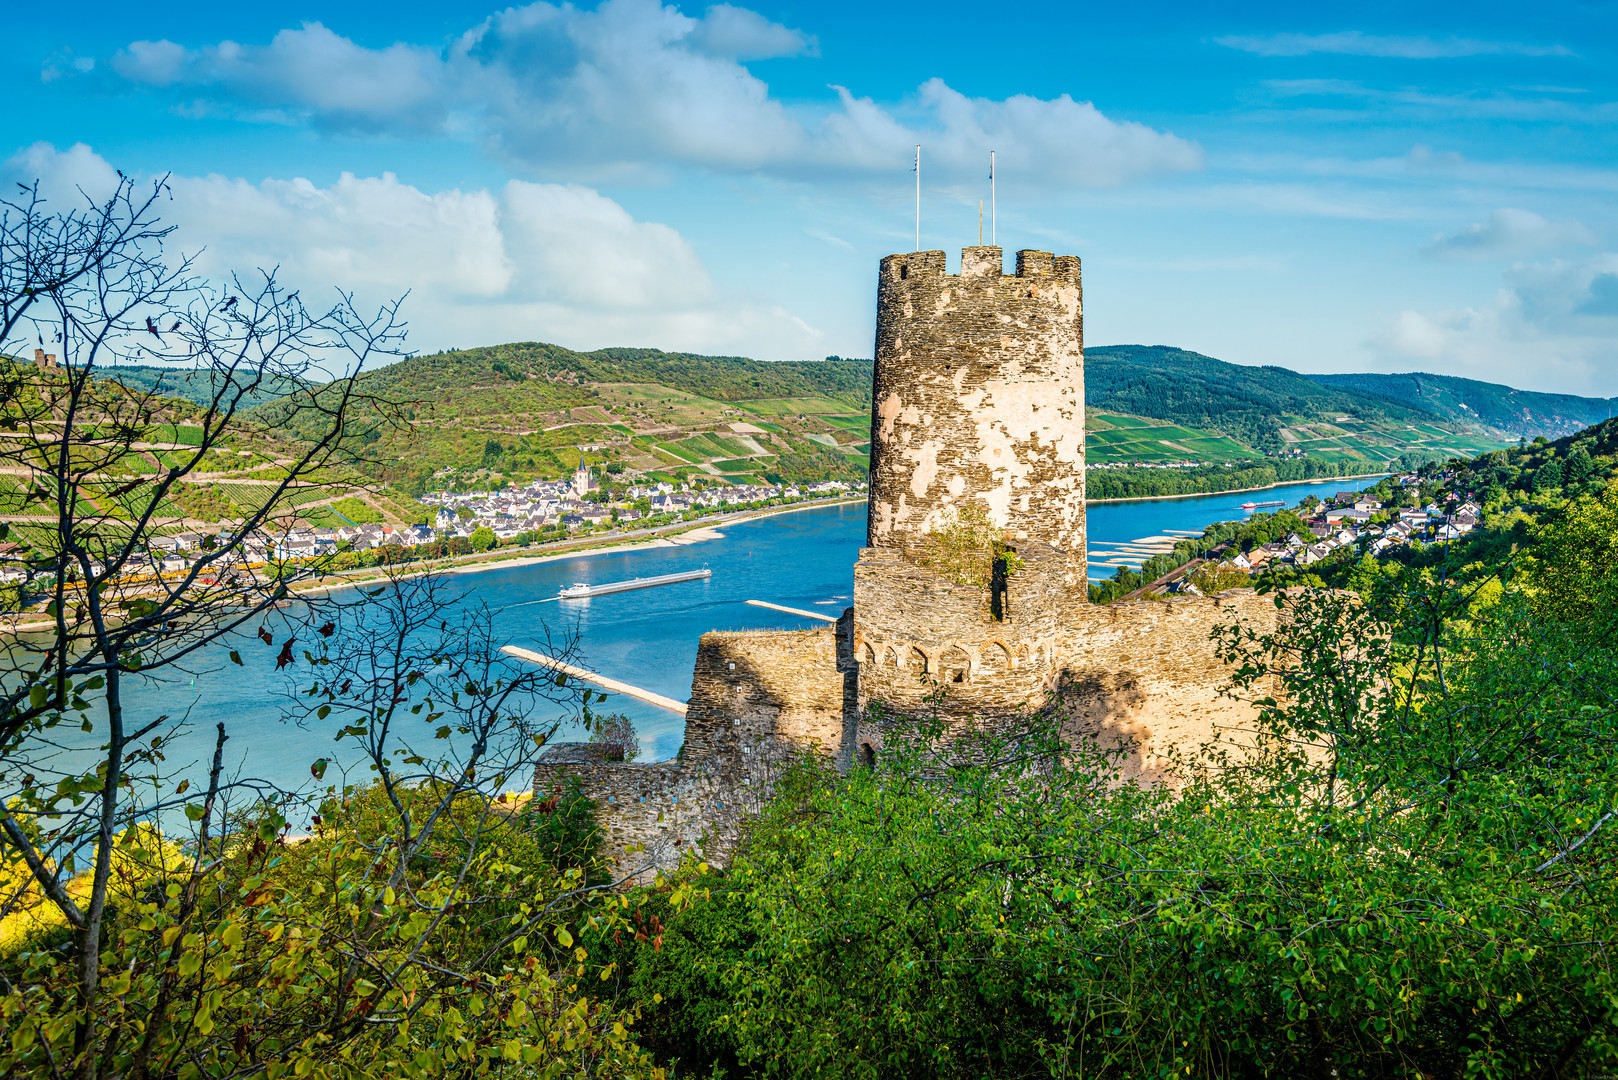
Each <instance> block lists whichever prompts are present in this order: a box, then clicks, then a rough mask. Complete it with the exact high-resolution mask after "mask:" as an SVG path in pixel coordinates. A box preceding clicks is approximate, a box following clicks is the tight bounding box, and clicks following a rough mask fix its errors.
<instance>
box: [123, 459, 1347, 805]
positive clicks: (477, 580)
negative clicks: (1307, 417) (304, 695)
mask: <svg viewBox="0 0 1618 1080" xmlns="http://www.w3.org/2000/svg"><path fill="white" fill-rule="evenodd" d="M1368 483H1370V481H1364V480H1361V481H1344V480H1327V481H1320V482H1317V483H1307V484H1290V485H1286V486H1284V487H1279V488H1272V489H1267V490H1265V491H1261V492H1251V493H1232V494H1225V495H1204V496H1193V497H1187V498H1176V499H1151V500H1142V501H1137V502H1122V503H1106V504H1091V506H1090V508H1089V512H1088V530H1089V535H1090V538H1091V540H1092V541H1098V542H1127V541H1132V540H1138V539H1141V538H1144V537H1149V536H1161V535H1163V534H1164V532H1165V531H1175V530H1185V531H1200V530H1201V529H1202V528H1203V527H1205V526H1207V525H1209V524H1212V523H1213V522H1216V521H1236V520H1241V518H1242V517H1243V514H1244V511H1243V510H1242V509H1241V504H1242V503H1244V502H1248V501H1260V502H1264V501H1270V500H1276V499H1280V500H1285V502H1286V503H1287V504H1288V505H1293V504H1296V503H1297V502H1298V501H1299V500H1301V499H1302V498H1304V497H1305V496H1306V495H1309V494H1316V495H1319V494H1322V493H1324V492H1326V491H1336V490H1339V489H1344V488H1350V487H1357V486H1364V485H1366V484H1368ZM865 521H866V512H865V505H864V504H863V503H854V504H844V505H841V506H832V507H822V508H817V509H812V510H801V511H796V512H792V513H784V514H777V515H775V516H773V517H768V518H763V519H760V520H756V521H751V522H746V523H743V524H738V525H730V524H726V525H722V526H720V530H721V531H722V532H723V537H722V538H721V539H714V540H709V541H705V542H702V543H696V544H690V545H684V546H669V547H655V548H645V549H641V550H634V551H611V550H608V551H603V552H597V553H585V554H581V555H579V556H574V557H567V558H561V559H556V560H553V561H549V562H543V563H536V564H531V565H526V566H514V567H507V568H503V569H496V570H487V571H482V572H479V573H471V574H464V575H458V576H457V577H456V578H455V583H456V585H457V586H459V587H461V588H463V589H464V602H466V603H483V604H487V605H488V607H489V608H490V609H491V610H492V611H493V612H494V613H495V618H494V624H495V626H496V628H497V630H498V631H499V632H500V633H501V634H502V635H503V636H504V637H505V638H506V642H505V643H508V644H513V645H518V646H529V647H537V646H538V645H539V643H542V642H543V641H544V640H545V637H546V633H547V630H549V632H551V633H552V634H556V633H561V634H568V633H576V634H577V635H578V639H579V645H580V653H581V658H580V661H579V662H580V663H581V664H583V665H584V666H586V667H588V668H590V669H592V670H594V671H597V672H600V673H601V674H603V675H607V676H610V677H612V678H615V679H618V680H621V681H623V682H626V683H629V684H630V685H632V686H638V687H641V688H643V689H646V690H651V691H654V692H655V693H658V694H662V695H665V696H667V697H670V698H673V699H675V700H677V701H684V700H685V699H686V698H687V697H688V696H689V694H690V689H691V669H692V664H693V661H694V660H695V658H696V652H697V639H698V638H699V637H700V636H701V635H702V634H703V633H704V632H706V631H708V630H743V629H782V630H787V629H807V628H810V627H813V626H824V625H826V624H824V623H820V622H816V621H814V620H810V619H804V618H801V617H798V616H794V615H789V614H786V613H783V612H777V611H770V610H767V609H764V608H757V607H751V606H748V605H747V604H746V601H747V600H766V601H769V602H771V603H776V604H783V605H786V606H788V607H797V608H803V609H807V610H811V611H824V612H825V613H826V614H828V615H830V616H834V617H835V616H836V615H838V614H840V613H841V612H842V610H843V609H844V608H845V607H847V606H848V604H849V601H850V595H851V593H852V591H853V588H852V586H853V565H854V561H855V559H856V558H858V555H859V548H860V546H861V545H862V544H863V543H864V542H865ZM1094 557H1096V556H1092V558H1094ZM703 566H707V567H709V568H710V569H712V570H713V576H712V577H711V578H708V579H706V580H699V581H690V582H682V583H680V584H676V585H668V586H662V587H658V588H651V589H640V590H635V591H631V592H623V593H614V594H609V595H606V596H598V597H593V598H590V599H588V600H566V601H558V600H556V599H555V596H556V592H557V590H558V589H559V588H561V587H563V586H565V585H568V584H571V583H573V582H575V581H587V582H592V583H599V582H607V581H622V580H625V579H628V578H634V577H649V576H652V575H656V574H667V573H673V572H675V571H680V570H694V569H699V568H701V567H703ZM1100 572H1101V571H1100V570H1098V569H1097V568H1095V567H1093V566H1092V573H1097V574H1099V573H1100ZM249 644H250V645H251V646H254V647H249V645H243V644H241V643H235V644H221V645H220V646H218V647H217V648H216V649H215V650H214V652H213V656H212V659H211V661H210V660H205V661H204V662H202V663H200V664H198V665H197V673H196V674H195V676H194V677H192V676H190V675H187V676H186V677H184V678H180V679H174V678H170V679H167V680H165V681H163V682H161V683H149V684H147V685H145V686H143V687H137V688H134V689H133V690H132V691H131V692H130V693H129V695H128V697H129V703H130V706H131V707H132V708H133V709H135V710H137V712H138V713H139V714H144V715H145V716H147V717H151V716H155V715H156V714H158V713H167V714H169V715H171V716H181V715H184V716H186V717H187V719H188V721H189V724H190V729H189V732H188V733H187V734H185V735H183V736H181V737H180V738H178V739H176V740H175V742H174V743H172V744H171V747H170V750H169V752H168V764H169V765H170V766H171V767H173V768H175V769H176V770H177V771H194V770H198V769H200V764H199V763H200V762H201V761H203V760H204V759H205V758H206V757H207V756H208V755H209V754H210V753H211V751H212V736H213V727H214V725H215V724H216V723H217V722H219V721H221V720H222V721H224V722H225V723H226V730H227V733H228V734H229V735H230V737H231V738H230V742H229V744H228V746H227V750H228V754H227V765H228V767H229V770H230V771H235V770H237V769H239V770H240V772H241V775H256V776H260V777H263V778H265V779H268V780H271V781H273V782H276V783H279V784H284V785H286V786H289V787H292V786H297V785H299V784H301V783H303V782H305V781H307V780H308V778H309V765H310V762H311V761H313V760H314V759H316V758H319V757H323V756H327V755H330V754H332V752H333V751H334V749H336V747H334V744H333V741H332V740H333V735H334V732H328V731H316V730H306V729H304V728H300V727H297V726H294V725H292V724H289V723H288V722H286V721H285V720H284V719H283V718H282V702H283V701H284V700H285V699H284V694H285V692H286V690H287V687H288V683H287V680H286V678H285V677H284V676H283V675H281V674H278V673H276V671H275V669H274V652H275V650H273V649H266V648H263V647H262V646H259V644H258V642H257V641H256V640H255V639H249ZM232 647H239V648H240V650H241V654H242V657H243V659H244V661H245V662H246V666H245V667H238V666H235V665H233V664H231V663H229V662H227V659H226V654H227V653H228V651H229V649H230V648H232ZM306 679H307V676H305V680H306ZM596 708H597V709H598V710H599V711H604V712H605V711H614V712H623V713H625V714H627V715H628V716H629V717H630V718H631V719H633V720H634V722H635V725H636V728H637V730H638V732H639V734H640V738H641V755H640V759H641V760H643V761H656V760H662V759H665V758H669V757H672V756H673V755H674V754H675V753H676V752H677V751H678V750H679V747H680V742H681V739H682V738H683V734H684V720H683V718H682V717H680V716H678V715H677V714H674V713H671V712H668V711H666V710H663V709H660V708H658V707H656V706H653V705H650V704H647V703H644V702H641V701H639V700H636V699H634V698H629V697H626V696H622V695H613V696H612V697H611V699H610V700H609V701H607V702H606V703H604V704H601V705H598V706H596Z"/></svg>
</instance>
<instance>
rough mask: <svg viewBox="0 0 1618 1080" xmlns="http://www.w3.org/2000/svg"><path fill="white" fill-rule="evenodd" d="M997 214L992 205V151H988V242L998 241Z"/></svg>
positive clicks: (995, 242)
mask: <svg viewBox="0 0 1618 1080" xmlns="http://www.w3.org/2000/svg"><path fill="white" fill-rule="evenodd" d="M998 224H999V215H998V214H996V213H995V206H994V151H993V150H990V151H989V243H991V244H998V243H1000V231H999V229H998V228H997V225H998Z"/></svg>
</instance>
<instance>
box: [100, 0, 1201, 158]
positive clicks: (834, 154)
mask: <svg viewBox="0 0 1618 1080" xmlns="http://www.w3.org/2000/svg"><path fill="white" fill-rule="evenodd" d="M817 48H818V47H817V45H816V42H815V40H814V39H813V38H812V37H810V36H809V35H807V34H805V33H803V32H802V31H799V30H796V29H792V28H790V27H787V26H783V25H781V24H779V23H775V22H772V21H771V20H769V19H767V18H765V17H764V16H762V15H759V14H758V13H756V12H753V11H750V10H748V9H745V8H740V7H735V6H732V5H729V4H720V5H716V6H714V7H710V8H708V9H707V10H706V12H705V13H704V14H703V16H702V17H701V18H692V17H690V16H687V15H685V14H684V13H682V12H681V11H680V10H679V9H678V8H676V7H673V6H664V5H663V4H661V3H660V2H659V0H604V2H603V3H601V4H600V6H599V7H597V8H595V9H593V10H584V9H580V8H575V7H573V6H572V5H570V4H563V5H561V6H556V5H553V4H550V3H546V2H543V0H542V2H539V3H533V4H529V5H527V6H525V7H516V8H510V9H507V10H504V11H500V12H498V13H496V14H493V15H491V16H489V17H488V18H486V19H484V20H483V21H482V22H481V23H479V24H478V25H477V26H474V27H472V28H470V29H468V30H467V31H465V32H464V33H462V34H460V35H459V36H458V37H456V38H455V39H454V40H453V41H452V42H451V43H450V44H449V45H448V47H446V48H443V49H437V48H429V47H426V46H422V45H417V44H410V43H403V42H400V43H395V44H393V45H390V46H388V47H386V48H380V49H372V48H368V47H365V46H362V45H359V44H357V43H355V42H354V41H352V40H350V39H348V38H346V37H343V36H341V35H339V34H338V33H336V32H335V31H333V30H331V29H329V28H328V27H326V26H324V25H322V24H320V23H305V24H304V25H303V26H302V27H300V28H298V29H287V30H282V31H281V32H280V33H278V34H276V35H275V37H274V38H273V39H272V40H271V42H270V43H269V44H268V45H242V44H238V43H236V42H229V41H227V42H222V43H219V44H217V45H209V46H206V47H202V48H196V49H191V48H186V47H183V46H181V45H178V44H175V43H173V42H169V41H155V42H152V41H142V42H135V43H133V44H131V45H130V46H128V47H127V48H126V49H124V50H122V51H121V52H119V53H118V54H117V55H116V56H114V57H113V58H112V60H111V63H110V67H111V69H112V71H113V72H114V73H115V76H116V77H118V78H120V79H122V80H123V81H124V82H125V83H126V84H133V85H138V86H143V87H147V88H150V89H152V90H154V91H161V92H165V93H168V94H171V95H174V96H175V97H176V98H178V99H182V100H184V101H185V103H186V105H187V107H188V108H192V109H198V110H210V109H211V110H242V109H244V108H246V109H249V110H254V111H251V112H249V113H246V114H244V115H250V116H253V117H267V118H272V119H277V120H290V121H294V122H298V123H304V124H308V125H311V126H315V127H318V128H325V129H350V130H361V131H372V132H389V133H399V134H422V133H434V134H439V135H444V136H449V137H457V138H471V139H479V140H482V141H483V142H484V143H485V145H486V146H488V147H489V148H490V150H491V151H492V152H494V153H495V154H496V155H497V156H499V157H501V158H503V159H505V160H506V161H508V162H510V163H511V164H513V165H515V166H518V167H520V168H522V169H523V170H525V171H527V172H529V173H531V174H540V175H558V174H564V173H565V174H567V175H569V176H573V177H578V176H580V175H594V176H600V177H622V176H626V175H634V174H636V173H637V172H647V171H652V172H655V171H656V170H658V169H659V168H663V167H667V166H671V165H672V166H690V167H697V168H702V169H710V170H715V171H729V172H737V171H757V172H765V173H770V174H775V175H782V176H790V177H798V176H806V175H816V176H828V175H851V176H860V175H866V174H870V173H873V172H876V171H882V172H891V171H893V170H894V169H895V168H899V167H902V165H903V163H904V162H905V161H907V160H908V159H909V153H910V149H911V147H912V146H913V145H914V144H915V143H917V142H920V143H923V144H926V145H927V146H928V147H929V157H930V159H931V160H932V161H933V163H934V164H935V165H936V166H938V167H940V168H942V169H943V170H945V171H944V173H942V174H935V175H941V176H944V177H945V178H946V179H947V178H948V176H949V174H950V171H951V170H967V171H969V172H970V173H971V174H972V175H975V174H976V173H977V172H979V171H981V166H982V162H981V159H982V158H983V157H984V156H985V155H986V154H987V152H988V150H989V149H991V148H994V149H997V150H1000V151H1001V152H1002V153H1003V154H1004V155H1005V156H1006V157H1007V159H1008V161H1010V160H1021V161H1022V163H1023V175H1025V176H1027V177H1028V178H1029V180H1030V182H1031V183H1034V184H1040V183H1044V184H1050V185H1066V186H1074V185H1078V186H1092V187H1100V186H1111V185H1116V184H1120V183H1124V182H1126V181H1129V180H1131V179H1134V178H1136V177H1139V176H1142V175H1146V174H1150V173H1155V172H1163V171H1180V170H1186V169H1195V168H1198V167H1200V165H1201V162H1202V153H1201V150H1200V148H1199V147H1197V146H1196V145H1195V144H1194V143H1191V142H1188V141H1186V140H1184V139H1181V138H1179V137H1177V136H1175V135H1173V134H1171V133H1166V132H1160V131H1157V130H1154V129H1152V128H1150V127H1147V126H1145V125H1143V124H1138V123H1130V122H1119V121H1115V120H1113V119H1110V118H1109V117H1107V116H1105V115H1103V114H1102V113H1101V112H1100V110H1098V109H1097V108H1096V107H1095V106H1094V105H1093V104H1091V103H1089V102H1083V101H1075V100H1073V99H1072V98H1070V97H1068V96H1067V95H1063V96H1061V97H1058V98H1054V99H1049V100H1044V99H1039V98H1034V97H1029V96H1023V95H1019V96H1015V97H1011V98H1008V99H1005V100H1003V101H994V100H988V99H982V98H968V97H966V96H965V95H963V94H960V93H959V92H957V91H955V90H953V89H951V88H950V87H949V86H947V85H946V84H945V83H944V82H943V81H942V80H939V79H933V80H931V81H929V82H927V83H925V84H923V85H922V86H921V87H919V88H918V90H917V92H916V93H915V94H914V95H913V96H912V97H911V98H910V99H908V100H905V101H901V102H893V103H886V104H878V103H876V102H875V101H873V100H871V99H870V98H861V97H859V96H857V95H856V93H855V92H853V91H851V90H846V89H841V88H833V91H834V93H835V95H836V96H835V98H828V100H827V101H825V102H824V103H822V104H819V105H815V104H807V105H805V104H794V105H790V106H789V105H788V104H786V103H784V102H782V101H781V100H779V99H778V98H776V97H774V96H772V95H771V93H770V89H769V87H768V85H767V84H765V83H764V82H763V81H762V80H760V79H759V78H758V77H757V76H755V75H754V74H753V73H752V72H751V71H749V70H748V68H747V67H746V62H747V61H750V60H759V59H767V58H773V57H793V56H811V55H814V54H815V53H816V52H817ZM968 163H969V164H968ZM965 174H966V173H965V172H962V175H965Z"/></svg>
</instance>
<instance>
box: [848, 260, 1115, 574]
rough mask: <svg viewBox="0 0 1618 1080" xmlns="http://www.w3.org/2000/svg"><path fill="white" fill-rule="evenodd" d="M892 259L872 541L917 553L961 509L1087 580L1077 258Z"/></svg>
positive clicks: (886, 281) (882, 308)
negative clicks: (949, 265) (978, 512)
mask: <svg viewBox="0 0 1618 1080" xmlns="http://www.w3.org/2000/svg"><path fill="white" fill-rule="evenodd" d="M944 269H945V268H944V253H943V252H942V251H921V252H913V253H911V254H909V255H890V256H888V257H887V258H885V259H883V260H882V264H881V269H880V272H879V276H878V287H877V333H876V364H875V375H874V382H873V392H874V397H873V404H872V415H871V486H870V507H871V521H870V526H869V534H868V539H869V543H870V544H871V546H872V547H894V548H897V549H899V550H901V551H903V552H904V553H905V554H906V555H908V556H910V557H912V558H915V557H919V555H920V553H921V550H922V548H923V547H924V544H925V536H926V534H927V533H928V532H929V531H931V530H934V529H936V528H938V527H939V526H940V525H942V524H946V523H947V522H948V521H949V520H950V518H951V517H952V516H953V509H952V508H954V507H956V506H958V505H961V504H963V503H976V504H979V505H982V506H984V507H985V508H986V509H987V510H988V512H989V515H990V520H991V521H993V522H994V523H995V524H996V525H998V526H1000V527H1002V528H1004V529H1006V530H1007V531H1008V533H1009V534H1010V536H1011V537H1012V538H1013V539H1014V540H1037V541H1041V542H1043V543H1046V544H1049V545H1050V546H1052V547H1055V548H1059V549H1061V550H1063V551H1065V552H1067V553H1068V560H1069V563H1068V575H1069V579H1068V580H1069V584H1070V585H1071V586H1078V585H1082V583H1083V582H1084V580H1085V545H1084V351H1083V348H1084V329H1083V298H1082V290H1081V284H1080V273H1079V260H1078V259H1077V258H1076V257H1074V256H1061V257H1057V256H1053V255H1052V254H1051V253H1049V252H1043V251H1020V252H1018V253H1017V272H1016V274H1015V275H1008V274H1003V273H1001V252H1000V249H999V248H997V247H985V248H967V249H966V250H965V251H964V252H963V253H962V256H961V273H960V274H946V273H945V272H944Z"/></svg>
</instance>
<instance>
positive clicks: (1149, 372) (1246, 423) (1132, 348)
mask: <svg viewBox="0 0 1618 1080" xmlns="http://www.w3.org/2000/svg"><path fill="white" fill-rule="evenodd" d="M1084 401H1085V407H1086V408H1087V409H1089V410H1091V411H1097V410H1108V411H1116V412H1121V413H1130V414H1133V415H1135V416H1151V417H1156V418H1157V419H1160V420H1170V421H1173V422H1174V423H1177V424H1184V425H1186V426H1187V427H1200V428H1213V429H1215V430H1218V431H1222V432H1224V433H1225V434H1227V435H1229V436H1231V437H1232V438H1234V439H1238V440H1240V441H1241V442H1243V443H1246V444H1247V445H1248V446H1251V447H1254V448H1255V449H1258V450H1269V451H1275V450H1283V449H1286V448H1287V446H1288V444H1289V440H1288V439H1287V437H1286V436H1285V434H1284V429H1286V428H1287V427H1288V426H1289V424H1295V423H1298V422H1303V423H1305V424H1307V423H1310V422H1314V421H1324V422H1328V423H1329V422H1332V421H1334V420H1336V419H1337V418H1338V417H1341V416H1351V417H1353V418H1355V419H1356V420H1359V421H1405V422H1412V421H1414V422H1421V421H1432V420H1435V419H1438V418H1439V417H1438V416H1437V415H1436V414H1435V413H1432V412H1430V411H1428V410H1425V409H1421V408H1413V407H1410V406H1407V405H1401V404H1399V403H1398V402H1394V401H1389V400H1388V399H1386V398H1384V397H1381V396H1372V395H1369V394H1366V393H1363V392H1361V391H1358V390H1355V389H1353V388H1350V387H1334V386H1328V385H1323V384H1321V383H1319V382H1317V381H1315V380H1314V379H1311V378H1309V377H1308V376H1307V375H1300V374H1299V373H1297V372H1295V371H1289V370H1287V369H1286V368H1281V367H1249V366H1246V365H1242V364H1230V363H1226V362H1225V361H1223V360H1215V359H1214V358H1213V357H1211V356H1203V355H1202V354H1201V353H1194V352H1188V351H1187V350H1185V349H1176V348H1172V347H1170V346H1167V345H1099V346H1095V347H1093V348H1089V349H1086V350H1085V351H1084Z"/></svg>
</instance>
